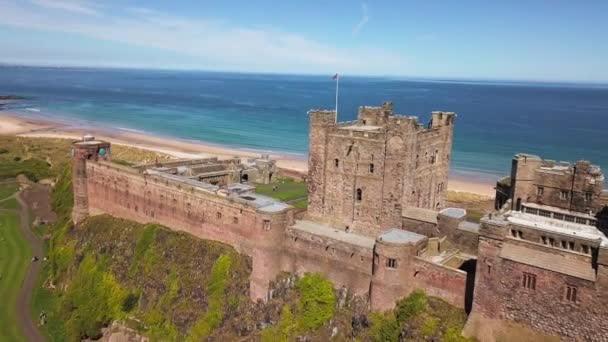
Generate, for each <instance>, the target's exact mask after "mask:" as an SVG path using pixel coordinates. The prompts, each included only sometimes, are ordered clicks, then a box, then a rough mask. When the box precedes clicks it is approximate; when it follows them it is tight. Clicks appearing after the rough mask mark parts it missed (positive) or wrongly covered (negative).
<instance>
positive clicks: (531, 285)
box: [521, 272, 536, 290]
mask: <svg viewBox="0 0 608 342" xmlns="http://www.w3.org/2000/svg"><path fill="white" fill-rule="evenodd" d="M521 285H522V286H523V287H525V288H527V289H530V290H536V275H534V274H532V273H526V272H524V274H523V277H522V283H521Z"/></svg>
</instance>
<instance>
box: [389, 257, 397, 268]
mask: <svg viewBox="0 0 608 342" xmlns="http://www.w3.org/2000/svg"><path fill="white" fill-rule="evenodd" d="M386 266H387V267H389V268H397V260H395V259H391V258H388V259H387V260H386Z"/></svg>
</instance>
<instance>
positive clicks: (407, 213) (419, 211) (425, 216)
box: [401, 207, 437, 224]
mask: <svg viewBox="0 0 608 342" xmlns="http://www.w3.org/2000/svg"><path fill="white" fill-rule="evenodd" d="M401 216H403V217H405V218H408V219H412V220H416V221H422V222H427V223H433V224H437V212H436V211H435V210H431V209H423V208H416V207H405V208H403V210H402V211H401Z"/></svg>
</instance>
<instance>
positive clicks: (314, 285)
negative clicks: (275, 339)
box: [296, 273, 335, 330]
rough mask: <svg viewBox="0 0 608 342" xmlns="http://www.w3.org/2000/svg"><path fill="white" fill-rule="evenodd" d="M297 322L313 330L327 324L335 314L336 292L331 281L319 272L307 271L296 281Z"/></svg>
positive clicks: (303, 328)
mask: <svg viewBox="0 0 608 342" xmlns="http://www.w3.org/2000/svg"><path fill="white" fill-rule="evenodd" d="M296 289H297V290H298V294H299V297H298V300H297V302H296V324H297V326H298V329H302V330H311V329H316V328H318V327H320V326H321V325H323V324H325V322H327V321H328V320H329V319H330V318H331V317H332V316H333V314H334V300H335V294H334V290H333V286H332V284H331V282H330V281H328V280H326V279H324V278H323V277H321V275H320V274H319V273H306V274H304V276H303V277H302V278H300V279H298V281H297V282H296Z"/></svg>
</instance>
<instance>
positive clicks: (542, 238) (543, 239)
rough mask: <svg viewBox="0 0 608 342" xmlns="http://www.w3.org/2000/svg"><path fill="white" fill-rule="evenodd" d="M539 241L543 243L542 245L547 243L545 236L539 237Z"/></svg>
mask: <svg viewBox="0 0 608 342" xmlns="http://www.w3.org/2000/svg"><path fill="white" fill-rule="evenodd" d="M540 239H541V240H542V241H543V245H546V244H547V243H548V242H549V241H548V239H547V237H546V236H541V237H540Z"/></svg>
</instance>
